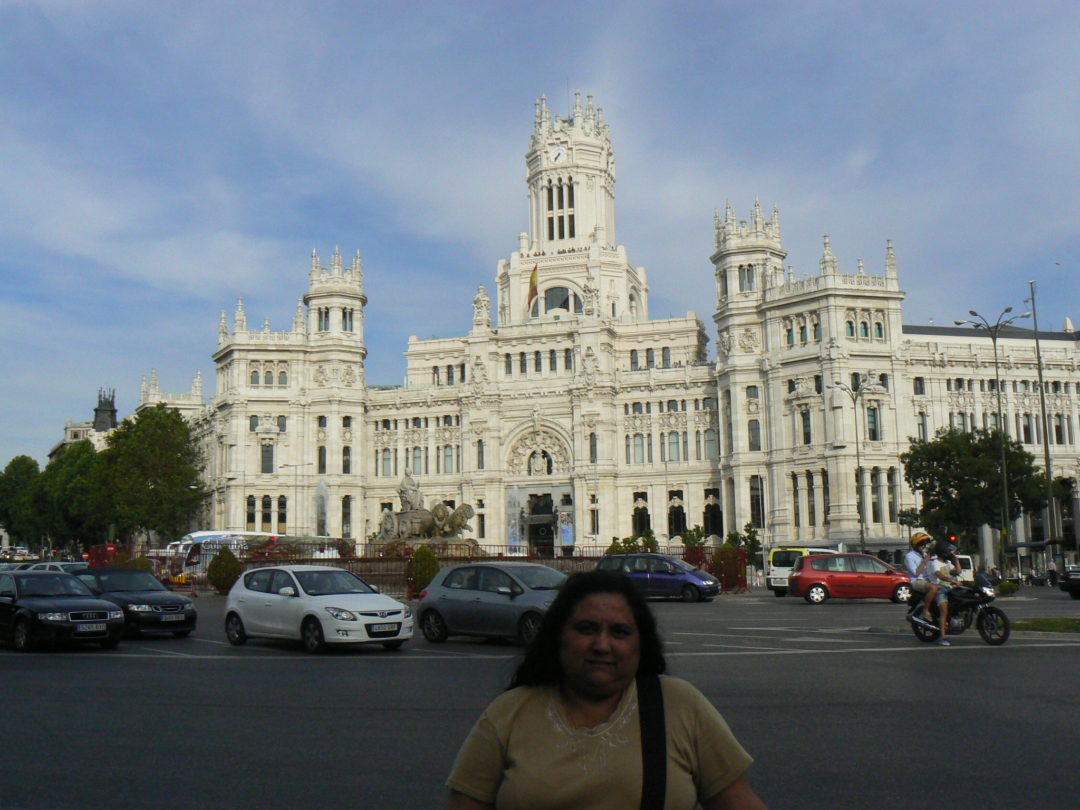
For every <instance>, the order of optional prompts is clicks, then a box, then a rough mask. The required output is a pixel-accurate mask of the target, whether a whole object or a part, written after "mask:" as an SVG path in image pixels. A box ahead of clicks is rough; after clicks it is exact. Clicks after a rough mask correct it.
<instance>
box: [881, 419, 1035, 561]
mask: <svg viewBox="0 0 1080 810" xmlns="http://www.w3.org/2000/svg"><path fill="white" fill-rule="evenodd" d="M1003 443H1004V453H1005V468H1006V472H1007V478H1008V496H1009V498H1008V512H1009V520H1010V521H1012V520H1015V519H1016V518H1018V517H1019V516H1020V514H1021V512H1022V511H1029V512H1034V511H1037V510H1038V509H1041V508H1042V507H1043V506H1044V505H1045V503H1046V498H1045V489H1044V485H1045V479H1044V478H1043V477H1042V475H1041V474H1040V473H1039V470H1038V468H1037V467H1036V466H1035V457H1034V456H1032V455H1031V453H1029V452H1027V451H1026V450H1024V448H1023V447H1022V446H1021V445H1020V443H1019V442H1016V441H1012V440H1010V439H1008V437H1006V436H1004V435H1003V434H1002V433H1001V432H1000V431H996V430H994V431H988V430H982V429H977V430H974V431H971V432H967V431H961V430H956V429H945V430H941V431H938V433H937V435H936V436H935V438H934V439H933V440H930V441H921V440H918V439H916V440H912V442H911V446H910V448H909V449H908V450H907V452H905V453H903V454H901V456H900V461H901V463H902V464H903V465H904V480H906V481H907V483H908V485H909V486H910V487H911V488H912V489H914V490H917V491H918V492H919V493H920V494H921V496H922V497H921V501H922V507H921V508H920V510H919V513H918V519H917V523H918V524H921V525H922V526H924V527H925V528H926V530H927V531H928V532H929V533H930V534H932V535H934V536H945V535H949V534H956V535H957V536H958V537H959V539H960V545H961V549H962V550H970V548H971V546H972V544H973V543H974V541H975V537H976V532H977V531H978V528H979V526H981V525H983V524H988V525H990V526H993V527H995V528H998V529H1000V528H1001V527H1002V512H1003V505H1004V497H1003V496H1004V493H1003V491H1002V480H1001V479H1002V476H1001V456H1002V445H1003Z"/></svg>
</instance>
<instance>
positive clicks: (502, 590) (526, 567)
mask: <svg viewBox="0 0 1080 810" xmlns="http://www.w3.org/2000/svg"><path fill="white" fill-rule="evenodd" d="M565 581H566V574H564V573H563V572H562V571H557V570H556V569H554V568H549V567H548V566H546V565H537V564H535V563H466V564H464V565H452V566H448V567H446V568H444V569H442V570H441V571H439V573H437V574H436V575H435V578H434V579H432V581H431V584H430V585H428V586H427V588H425V589H424V590H423V591H422V592H421V593H420V607H419V609H418V611H417V612H418V613H419V619H420V628H421V630H423V633H424V638H426V639H427V640H428V641H432V642H440V641H445V640H446V637H447V636H458V635H460V636H486V637H489V638H516V639H519V640H520V641H523V642H525V643H528V642H529V641H531V640H532V638H533V636H535V635H536V631H537V629H538V628H539V627H540V620H541V619H542V618H543V615H544V613H546V612H547V609H548V608H549V607H551V603H552V602H553V601H555V594H556V592H557V591H558V590H559V588H560V586H561V585H562V584H563V582H565Z"/></svg>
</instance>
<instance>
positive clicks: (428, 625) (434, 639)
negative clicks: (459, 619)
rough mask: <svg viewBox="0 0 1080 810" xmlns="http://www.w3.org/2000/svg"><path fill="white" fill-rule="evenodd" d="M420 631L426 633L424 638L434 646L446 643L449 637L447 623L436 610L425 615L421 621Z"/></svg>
mask: <svg viewBox="0 0 1080 810" xmlns="http://www.w3.org/2000/svg"><path fill="white" fill-rule="evenodd" d="M420 629H421V630H423V631H424V638H426V639H427V640H428V641H430V642H431V643H433V644H438V643H440V642H443V641H446V637H447V636H448V635H449V633H448V632H447V629H446V622H444V621H443V617H442V616H440V615H439V614H438V612H437V611H434V610H429V611H428V612H427V613H425V614H424V617H423V618H422V619H421V620H420Z"/></svg>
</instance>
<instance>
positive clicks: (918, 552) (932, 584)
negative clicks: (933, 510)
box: [904, 532, 938, 627]
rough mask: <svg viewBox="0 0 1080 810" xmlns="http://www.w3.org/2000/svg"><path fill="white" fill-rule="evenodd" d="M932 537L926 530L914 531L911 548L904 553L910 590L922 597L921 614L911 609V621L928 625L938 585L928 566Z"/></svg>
mask: <svg viewBox="0 0 1080 810" xmlns="http://www.w3.org/2000/svg"><path fill="white" fill-rule="evenodd" d="M932 539H933V538H931V537H930V535H928V534H927V533H926V532H915V534H913V535H912V536H911V549H910V550H909V551H908V553H907V554H905V555H904V567H905V568H906V569H907V572H908V574H910V575H911V590H912V591H914V592H915V593H917V594H919V595H920V596H921V597H922V600H923V604H922V616H920V615H918V611H915V610H913V611H911V613H910V614H909V618H910V619H911V621H914V622H919V623H920V624H924V625H926V626H928V627H933V626H934V622H933V618H932V617H931V616H930V605H932V604H933V603H934V599H935V597H936V596H937V593H938V585H937V582H936V581H935V580H934V578H933V577H932V576H931V567H930V553H929V551H930V541H931V540H932Z"/></svg>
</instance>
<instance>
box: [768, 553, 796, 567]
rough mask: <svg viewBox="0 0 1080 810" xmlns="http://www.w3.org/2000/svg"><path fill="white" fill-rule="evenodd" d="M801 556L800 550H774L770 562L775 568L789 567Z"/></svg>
mask: <svg viewBox="0 0 1080 810" xmlns="http://www.w3.org/2000/svg"><path fill="white" fill-rule="evenodd" d="M801 556H802V552H801V551H774V552H773V554H772V564H773V565H774V566H775V567H777V568H790V567H791V566H792V565H794V564H795V560H797V559H799V557H801Z"/></svg>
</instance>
